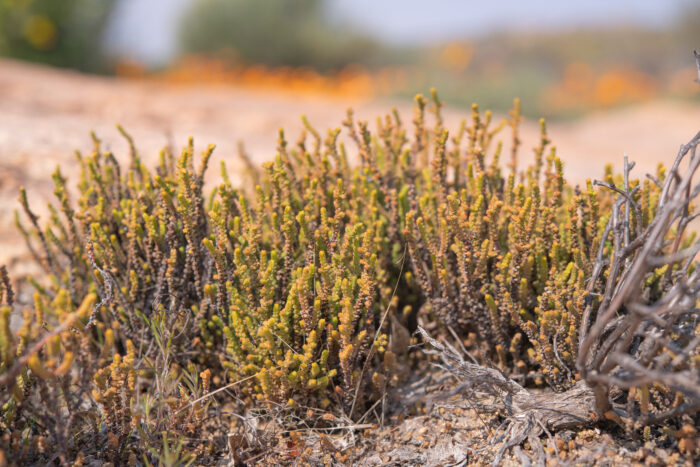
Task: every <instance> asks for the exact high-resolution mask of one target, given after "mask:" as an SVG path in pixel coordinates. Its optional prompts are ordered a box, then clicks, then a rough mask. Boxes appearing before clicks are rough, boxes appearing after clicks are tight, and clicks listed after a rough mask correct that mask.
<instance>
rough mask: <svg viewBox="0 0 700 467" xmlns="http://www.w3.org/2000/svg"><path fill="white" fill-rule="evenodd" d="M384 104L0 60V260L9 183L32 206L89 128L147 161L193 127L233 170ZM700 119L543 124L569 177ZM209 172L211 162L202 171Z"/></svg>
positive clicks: (680, 133)
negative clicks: (309, 129)
mask: <svg viewBox="0 0 700 467" xmlns="http://www.w3.org/2000/svg"><path fill="white" fill-rule="evenodd" d="M393 105H395V106H397V107H398V108H399V110H400V111H401V113H402V114H403V115H404V116H405V119H406V120H407V121H410V116H411V104H410V103H407V102H391V101H380V100H373V101H367V100H365V101H354V102H353V101H350V100H339V99H329V98H326V97H309V96H306V97H299V96H294V95H291V94H284V93H270V92H265V93H263V92H260V91H251V90H249V89H241V88H235V87H230V86H226V87H198V86H173V85H167V84H163V83H157V82H143V81H127V80H120V79H113V78H106V77H96V76H86V75H81V74H78V73H75V72H70V71H63V70H55V69H50V68H44V67H39V66H35V65H28V64H24V63H19V62H14V61H6V60H0V264H2V263H9V266H10V269H11V271H12V273H13V275H15V276H16V275H17V274H23V273H24V272H25V269H24V267H23V266H22V264H20V262H19V259H20V258H21V256H22V253H23V251H24V250H23V247H22V245H21V242H19V240H18V238H17V236H16V235H15V232H14V227H13V225H12V224H13V211H14V210H15V209H16V208H17V206H18V204H17V201H16V199H17V190H18V188H19V186H20V185H24V186H26V187H27V189H28V191H29V194H30V201H31V202H32V203H33V205H35V206H38V209H37V210H38V211H39V212H42V209H41V206H43V205H44V204H45V202H46V201H47V200H49V199H50V197H51V192H52V189H53V186H52V182H51V179H50V174H51V172H52V171H53V170H54V169H55V167H56V166H57V165H58V166H60V167H61V170H62V172H63V173H64V174H66V175H68V176H69V177H72V178H73V179H75V175H76V161H75V156H74V151H75V150H76V149H78V150H81V151H84V152H88V151H90V150H91V147H92V142H91V140H90V136H89V132H90V131H91V130H94V131H95V132H96V133H97V134H98V136H99V137H100V138H101V139H102V140H103V141H104V142H105V144H106V147H108V148H109V149H111V150H112V151H114V153H115V155H117V157H118V158H122V159H124V157H126V155H127V149H126V143H125V141H124V140H123V138H122V137H121V136H120V135H119V133H118V132H117V130H116V129H115V124H116V123H120V124H121V125H122V126H124V127H125V128H126V129H127V131H129V132H130V133H131V134H132V135H133V137H134V138H135V140H136V144H137V146H138V149H139V151H140V153H141V154H142V156H143V157H144V159H146V160H147V161H153V160H154V159H155V158H156V157H157V155H158V151H159V150H160V148H162V147H163V146H164V145H165V144H168V143H171V144H173V145H174V146H175V147H179V146H181V145H183V144H184V143H186V141H187V138H188V137H189V136H194V137H195V143H196V146H197V147H198V148H201V149H203V148H204V147H206V145H207V144H209V143H214V144H216V145H217V149H216V152H215V156H216V158H218V159H219V160H220V159H223V160H225V161H227V163H228V166H229V168H230V169H231V170H232V171H234V172H235V170H236V167H237V166H238V163H237V160H236V152H237V150H236V146H237V143H238V142H239V141H243V142H244V143H245V146H246V148H247V150H248V152H249V153H250V154H251V155H252V156H253V158H254V159H255V161H257V162H263V161H265V160H269V159H271V158H272V157H273V156H274V150H275V146H276V138H277V131H278V129H279V128H285V129H286V131H287V134H288V138H289V139H291V140H294V139H296V136H297V133H298V131H299V129H300V128H301V122H300V118H299V116H300V115H301V114H302V113H304V114H306V115H307V116H308V118H309V120H310V121H311V122H312V123H313V124H314V125H315V126H316V127H317V128H319V129H325V128H330V127H337V126H340V122H341V120H342V119H343V118H344V115H345V110H346V109H347V107H349V106H352V107H353V108H355V110H356V114H357V116H358V118H360V119H373V118H374V117H375V116H377V115H379V114H381V113H384V112H386V111H388V110H389V109H390V108H391V106H393ZM445 115H446V122H447V125H448V127H450V126H451V127H452V128H456V126H457V124H458V122H459V120H460V119H462V118H465V117H469V115H470V112H468V111H467V109H455V108H448V109H446V110H445ZM699 129H700V105H698V104H685V103H679V102H654V103H649V104H644V105H642V106H638V107H633V108H627V109H623V110H616V111H614V112H608V113H599V114H593V115H589V116H587V117H586V118H584V119H582V120H578V121H575V122H568V123H552V124H550V125H549V134H550V138H551V139H552V140H553V142H554V144H555V145H556V146H557V148H558V150H559V154H560V156H561V157H562V158H563V159H564V161H565V164H566V172H567V175H568V177H569V178H570V179H572V180H574V181H577V182H581V181H583V180H585V178H587V177H596V176H599V175H600V174H601V172H602V167H603V165H604V163H605V162H608V161H612V162H617V163H618V164H617V166H618V167H619V166H620V165H621V161H622V155H623V153H625V152H626V153H627V154H628V155H629V157H630V159H632V160H635V161H636V162H637V167H638V168H637V169H636V172H637V174H639V175H643V173H644V172H648V171H653V170H654V168H655V167H656V164H657V163H658V162H659V161H662V162H665V163H666V164H668V163H669V162H670V161H672V160H673V157H674V155H675V153H676V151H677V149H678V147H679V145H680V144H681V143H683V142H685V141H687V140H689V139H690V138H691V137H692V136H693V135H694V134H695V132H697V131H698V130H699ZM537 137H538V125H537V122H535V121H528V122H525V125H524V127H523V141H524V142H523V144H524V148H531V147H533V146H534V145H535V144H536V141H537ZM506 139H507V137H506ZM523 164H524V162H523ZM217 172H218V170H212V171H210V175H213V174H215V173H217Z"/></svg>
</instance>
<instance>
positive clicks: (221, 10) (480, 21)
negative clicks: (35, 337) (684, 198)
mask: <svg viewBox="0 0 700 467" xmlns="http://www.w3.org/2000/svg"><path fill="white" fill-rule="evenodd" d="M693 48H700V3H699V2H697V1H690V0H664V1H658V0H619V1H616V2H610V1H606V0H589V1H587V2H555V1H544V0H532V1H529V2H520V1H515V0H493V1H490V2H465V1H461V0H438V1H435V2H430V4H428V3H427V2H424V1H420V0H383V1H375V0H265V1H259V0H148V1H144V0H61V1H55V0H0V55H4V56H7V57H13V58H18V59H21V60H28V61H33V62H39V63H46V64H49V65H54V66H59V67H66V68H74V69H77V70H80V71H85V72H92V73H100V74H107V75H118V76H124V77H130V78H146V77H147V78H149V79H154V78H156V77H157V78H159V79H162V80H168V81H170V82H178V83H193V82H194V83H216V84H219V85H220V84H231V85H235V86H239V87H240V86H249V87H256V88H263V89H272V90H275V89H276V90H281V91H285V90H289V91H292V92H295V93H312V94H324V95H329V96H334V95H335V96H338V95H340V96H347V97H352V98H375V97H377V96H390V97H397V98H402V97H409V98H410V97H412V96H413V95H414V94H415V93H416V92H426V91H427V90H428V89H429V88H430V87H431V86H435V87H437V88H438V89H439V90H440V91H441V96H442V97H443V99H445V100H447V102H448V103H451V104H454V105H467V104H471V102H476V101H478V102H479V103H480V104H482V105H483V106H486V107H489V108H493V109H495V110H504V109H507V108H508V107H509V106H510V105H511V103H512V99H513V97H514V96H519V97H520V98H521V100H522V103H523V109H524V112H525V113H526V114H528V115H537V116H545V117H549V118H564V119H566V118H575V117H578V116H580V115H582V114H584V113H586V112H588V111H591V110H596V109H608V108H613V107H618V106H625V105H629V104H633V103H638V102H644V101H649V100H653V99H656V98H659V97H669V98H683V99H687V98H691V99H697V96H698V93H697V92H696V91H697V89H696V87H695V85H694V83H693V73H694V72H695V71H694V69H693V64H692V60H691V57H692V56H691V52H692V49H693Z"/></svg>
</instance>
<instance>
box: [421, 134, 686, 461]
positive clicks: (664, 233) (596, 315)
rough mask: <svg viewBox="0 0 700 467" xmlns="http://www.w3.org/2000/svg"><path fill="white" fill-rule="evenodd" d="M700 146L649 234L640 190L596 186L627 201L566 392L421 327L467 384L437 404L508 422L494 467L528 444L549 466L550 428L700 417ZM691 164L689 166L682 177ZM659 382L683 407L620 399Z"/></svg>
mask: <svg viewBox="0 0 700 467" xmlns="http://www.w3.org/2000/svg"><path fill="white" fill-rule="evenodd" d="M698 145H700V132H698V134H696V135H695V137H694V138H693V139H692V140H691V141H690V142H689V143H688V144H685V145H683V146H681V148H680V150H679V152H678V155H677V157H676V160H675V162H674V164H673V166H672V168H671V170H670V171H669V173H668V176H667V177H666V178H665V180H664V184H663V189H662V192H661V195H660V196H661V197H660V200H659V204H658V208H657V212H656V215H655V216H654V219H653V221H652V222H651V223H650V224H649V226H648V227H647V228H646V229H644V230H641V229H639V230H637V231H635V232H632V231H630V225H631V222H630V221H631V219H630V216H631V215H632V213H634V215H635V216H636V219H637V222H636V223H635V224H636V225H637V226H639V225H640V222H639V219H640V218H641V213H640V212H639V210H638V204H637V203H636V202H635V201H634V194H635V193H636V188H635V189H632V190H630V187H629V184H628V183H625V186H624V187H622V188H619V187H615V186H614V185H610V184H608V183H603V182H597V184H598V185H599V186H604V187H606V188H608V189H611V190H613V191H615V192H617V193H618V195H619V196H618V199H617V200H616V201H615V203H614V205H613V207H612V216H611V219H610V221H609V222H608V225H607V227H606V229H605V230H604V234H603V239H602V241H601V242H602V243H603V244H604V243H605V242H607V241H611V242H612V244H613V245H614V246H615V248H614V249H613V251H612V253H611V257H608V258H606V257H605V248H604V245H601V248H600V250H599V253H598V256H597V260H596V262H595V264H594V267H593V272H592V277H591V278H590V283H589V292H590V291H592V290H593V287H594V285H595V282H596V281H598V280H599V278H600V274H601V272H602V271H603V270H605V269H606V268H607V270H608V271H609V273H608V280H607V282H606V284H605V288H604V293H603V294H602V297H601V299H600V300H599V301H598V302H597V303H598V305H597V306H594V300H593V297H590V298H589V300H588V301H587V305H586V309H585V310H584V314H583V319H582V325H581V330H580V340H579V353H578V359H577V369H578V371H579V374H580V379H579V381H578V382H576V383H575V384H574V386H573V387H572V388H571V389H569V390H568V391H565V392H562V393H550V392H544V393H542V392H540V393H533V392H530V391H528V390H527V389H525V388H524V387H522V386H521V385H520V384H518V383H517V382H515V381H514V380H512V379H509V378H507V377H506V376H504V375H503V374H502V373H500V372H499V371H498V370H495V369H492V368H487V367H485V366H481V365H477V364H474V363H469V362H467V361H465V360H464V359H463V358H462V356H461V354H460V353H459V352H458V351H457V350H456V349H455V348H454V347H452V346H451V345H449V344H446V343H441V342H438V341H436V340H435V339H433V338H431V337H430V336H429V335H428V333H427V332H426V331H425V330H424V329H423V328H419V331H420V333H421V334H422V335H423V338H424V339H425V340H426V341H427V342H428V343H430V344H431V345H432V346H433V347H434V348H435V350H434V351H428V352H432V353H435V354H437V355H438V356H439V358H440V360H441V363H440V364H438V366H440V367H441V368H443V369H445V370H447V371H448V372H450V373H451V374H452V375H453V376H455V377H456V378H457V379H458V380H459V381H461V384H459V385H458V386H457V387H456V388H455V389H453V390H452V391H450V392H448V393H445V394H442V395H440V396H437V397H436V398H434V400H435V399H438V398H439V399H442V398H446V397H451V396H454V395H457V394H462V395H463V396H464V397H467V398H469V399H470V400H471V401H473V402H474V403H475V404H474V406H475V407H476V409H477V410H480V411H485V412H499V413H502V414H504V415H505V416H506V417H507V419H506V423H505V424H504V425H503V426H504V427H505V432H504V434H503V435H501V436H500V437H499V438H498V439H497V440H496V441H498V442H502V444H501V447H500V449H499V451H498V453H497V454H496V456H495V459H494V465H496V464H498V463H499V462H500V461H501V460H502V458H503V455H504V454H505V452H506V451H507V450H508V449H509V448H512V447H515V446H518V445H519V444H520V443H522V442H523V441H525V440H529V441H530V443H531V445H532V446H533V451H534V456H535V461H536V462H539V463H542V462H544V460H545V459H544V451H543V450H542V449H541V443H540V442H539V439H538V437H539V435H541V434H542V433H548V431H549V430H553V431H556V430H559V429H564V428H572V427H576V426H582V425H585V424H588V423H591V422H594V421H597V420H601V419H610V420H613V421H616V422H617V423H619V424H621V425H623V426H631V424H635V423H636V424H638V423H641V424H650V423H659V422H661V421H664V420H666V419H668V418H671V417H675V416H678V415H682V414H693V413H695V412H698V411H700V367H699V366H698V354H699V353H700V337H698V336H697V330H698V324H700V323H699V321H700V320H699V319H698V310H699V309H698V308H696V302H697V300H698V298H699V292H700V268H691V266H693V264H694V258H695V255H696V254H697V253H698V252H699V251H700V240H696V241H695V242H694V243H693V244H691V245H689V246H687V247H685V248H683V249H681V250H679V248H680V246H681V237H682V236H683V234H684V231H685V229H686V227H687V226H688V224H689V223H690V221H692V220H693V219H694V218H695V217H696V215H694V214H692V208H691V203H692V201H693V199H694V198H695V197H697V195H698V194H700V184H696V185H695V186H693V184H692V180H693V176H694V175H695V173H696V171H697V170H698V168H699V167H700V153H698ZM686 158H688V161H687V168H686V169H685V171H681V163H683V161H684V159H686ZM632 167H633V164H627V163H626V164H625V174H624V175H625V180H628V178H629V171H630V170H631V169H632ZM632 235H633V236H634V237H633V238H630V236H632ZM610 236H612V237H611V238H609V237H610ZM669 247H670V248H669ZM669 250H670V251H669ZM696 265H697V264H696ZM664 266H666V267H667V268H668V269H667V272H666V273H664V274H663V276H662V277H663V281H664V287H663V292H662V294H661V296H660V297H659V298H658V299H656V300H652V299H650V298H649V297H648V296H646V295H645V294H643V293H642V286H643V283H644V281H645V280H646V279H647V278H648V277H650V274H651V273H653V272H655V271H658V269H659V268H660V267H664ZM652 385H661V386H662V387H665V388H667V389H668V390H670V391H671V392H672V393H675V394H676V395H679V394H680V395H682V398H681V400H682V402H681V403H675V404H674V405H675V406H673V407H669V408H665V409H664V410H662V411H659V412H657V413H654V414H650V413H649V411H648V407H645V406H644V403H641V404H640V406H639V407H636V406H635V405H634V404H629V403H628V404H627V405H626V406H625V405H620V404H615V403H614V402H613V399H614V398H615V397H617V396H619V395H621V394H623V391H626V390H629V389H631V388H642V387H650V386H652Z"/></svg>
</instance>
